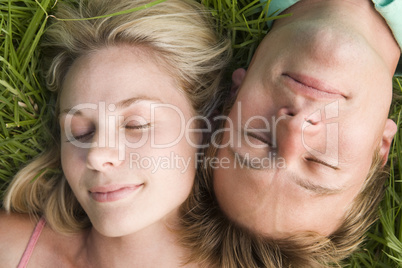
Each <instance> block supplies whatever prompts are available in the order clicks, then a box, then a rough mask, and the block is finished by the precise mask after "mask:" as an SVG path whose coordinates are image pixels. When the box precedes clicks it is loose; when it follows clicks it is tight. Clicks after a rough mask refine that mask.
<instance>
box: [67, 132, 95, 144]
mask: <svg viewBox="0 0 402 268" xmlns="http://www.w3.org/2000/svg"><path fill="white" fill-rule="evenodd" d="M94 134H95V130H90V131H87V132H84V133H83V134H72V137H69V138H68V139H67V142H73V141H79V142H89V141H90V140H92V137H93V136H94Z"/></svg>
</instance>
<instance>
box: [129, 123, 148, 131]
mask: <svg viewBox="0 0 402 268" xmlns="http://www.w3.org/2000/svg"><path fill="white" fill-rule="evenodd" d="M150 127H151V123H146V124H130V123H129V124H126V125H125V126H124V128H126V129H133V130H143V129H148V128H150Z"/></svg>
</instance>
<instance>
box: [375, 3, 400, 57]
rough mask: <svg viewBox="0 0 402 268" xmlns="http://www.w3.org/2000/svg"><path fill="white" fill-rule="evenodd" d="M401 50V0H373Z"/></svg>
mask: <svg viewBox="0 0 402 268" xmlns="http://www.w3.org/2000/svg"><path fill="white" fill-rule="evenodd" d="M373 2H374V6H375V9H376V10H377V11H378V13H380V14H381V16H383V18H384V19H385V21H386V22H387V24H388V26H389V28H391V30H392V33H393V35H394V37H395V39H396V41H397V42H398V44H399V47H400V48H401V50H402V0H373Z"/></svg>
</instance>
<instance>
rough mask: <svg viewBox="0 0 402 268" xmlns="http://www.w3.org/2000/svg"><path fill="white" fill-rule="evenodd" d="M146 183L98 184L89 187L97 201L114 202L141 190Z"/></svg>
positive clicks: (91, 194)
mask: <svg viewBox="0 0 402 268" xmlns="http://www.w3.org/2000/svg"><path fill="white" fill-rule="evenodd" d="M143 185H144V184H130V185H108V186H97V187H92V188H90V189H89V193H90V196H91V198H92V199H93V200H95V201H97V202H101V203H103V202H113V201H117V200H120V199H123V198H125V197H127V196H128V195H130V194H131V193H133V192H135V191H137V190H139V189H140V188H141V187H142V186H143Z"/></svg>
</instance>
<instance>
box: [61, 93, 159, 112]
mask: <svg viewBox="0 0 402 268" xmlns="http://www.w3.org/2000/svg"><path fill="white" fill-rule="evenodd" d="M141 101H152V102H156V103H163V101H161V100H160V99H159V98H150V97H145V96H144V97H133V98H128V99H124V100H121V101H119V102H117V103H110V104H114V105H115V106H116V108H117V109H124V108H127V107H129V106H130V105H132V104H135V103H138V102H141ZM91 104H92V103H91ZM110 104H109V105H110ZM63 114H74V115H82V113H81V111H80V110H79V109H76V108H75V106H74V107H70V108H66V109H63V110H62V111H61V112H60V115H63Z"/></svg>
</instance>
